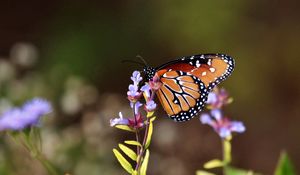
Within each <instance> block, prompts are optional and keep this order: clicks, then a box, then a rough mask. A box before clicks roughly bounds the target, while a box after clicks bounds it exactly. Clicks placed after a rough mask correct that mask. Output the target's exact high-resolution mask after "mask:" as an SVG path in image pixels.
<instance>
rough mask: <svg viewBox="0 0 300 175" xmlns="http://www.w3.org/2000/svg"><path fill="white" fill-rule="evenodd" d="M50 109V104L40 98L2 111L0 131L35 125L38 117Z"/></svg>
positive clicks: (37, 122) (47, 112) (38, 119)
mask: <svg viewBox="0 0 300 175" xmlns="http://www.w3.org/2000/svg"><path fill="white" fill-rule="evenodd" d="M51 111H52V107H51V104H50V103H49V102H48V101H46V100H44V99H41V98H35V99H33V100H30V101H28V102H26V103H25V104H24V105H23V107H21V108H13V109H10V110H8V111H6V112H4V113H3V114H2V115H1V117H0V131H3V130H22V129H24V128H26V127H30V126H37V125H38V124H39V121H40V118H41V117H42V116H44V115H46V114H49V113H50V112H51Z"/></svg>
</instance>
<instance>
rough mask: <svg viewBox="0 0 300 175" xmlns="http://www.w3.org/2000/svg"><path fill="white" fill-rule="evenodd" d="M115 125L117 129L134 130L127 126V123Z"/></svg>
mask: <svg viewBox="0 0 300 175" xmlns="http://www.w3.org/2000/svg"><path fill="white" fill-rule="evenodd" d="M115 127H116V128H118V129H122V130H125V131H130V132H135V131H134V130H133V129H131V128H130V127H129V126H127V125H116V126H115Z"/></svg>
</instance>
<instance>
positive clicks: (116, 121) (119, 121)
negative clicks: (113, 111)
mask: <svg viewBox="0 0 300 175" xmlns="http://www.w3.org/2000/svg"><path fill="white" fill-rule="evenodd" d="M128 123H129V121H128V119H125V118H123V114H122V112H119V118H114V119H110V126H115V125H128Z"/></svg>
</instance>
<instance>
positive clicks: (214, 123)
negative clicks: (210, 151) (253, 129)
mask: <svg viewBox="0 0 300 175" xmlns="http://www.w3.org/2000/svg"><path fill="white" fill-rule="evenodd" d="M200 121H201V123H202V124H208V125H210V126H211V127H212V128H213V129H214V130H215V131H216V132H217V133H218V134H219V136H220V137H221V138H223V139H225V138H228V137H230V136H231V132H238V133H242V132H244V131H245V130H246V128H245V126H244V124H243V123H242V122H239V121H231V120H229V119H228V118H226V117H223V116H222V112H221V111H220V110H219V109H214V110H211V111H210V114H207V113H204V114H202V115H201V116H200Z"/></svg>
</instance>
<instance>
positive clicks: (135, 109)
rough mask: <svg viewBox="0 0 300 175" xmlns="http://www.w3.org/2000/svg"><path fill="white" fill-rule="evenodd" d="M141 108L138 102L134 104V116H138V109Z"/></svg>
mask: <svg viewBox="0 0 300 175" xmlns="http://www.w3.org/2000/svg"><path fill="white" fill-rule="evenodd" d="M141 106H143V104H142V103H141V102H139V101H137V102H136V103H135V104H134V115H138V114H139V109H140V107H141Z"/></svg>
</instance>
